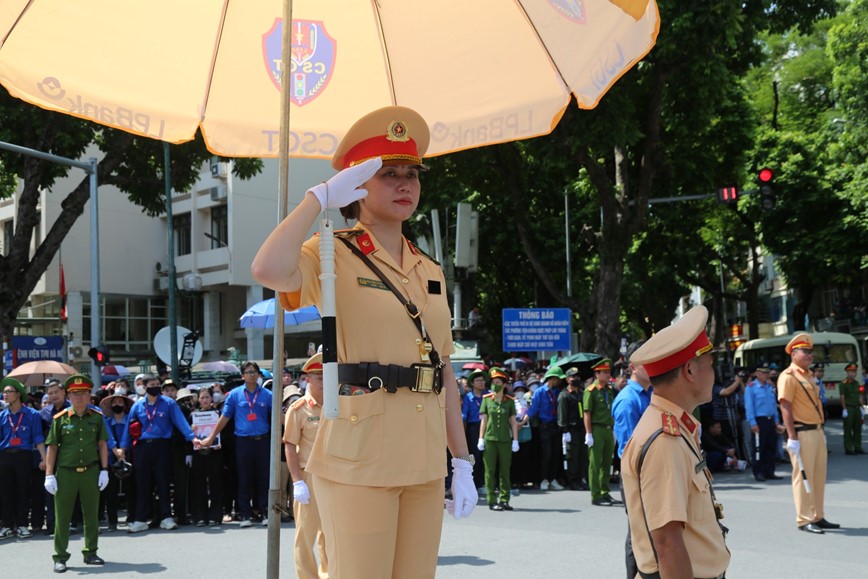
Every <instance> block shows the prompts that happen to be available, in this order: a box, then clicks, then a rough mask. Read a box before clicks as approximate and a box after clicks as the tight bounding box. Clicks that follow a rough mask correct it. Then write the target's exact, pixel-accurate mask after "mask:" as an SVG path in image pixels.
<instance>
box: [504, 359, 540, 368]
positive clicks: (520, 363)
mask: <svg viewBox="0 0 868 579" xmlns="http://www.w3.org/2000/svg"><path fill="white" fill-rule="evenodd" d="M532 364H533V360H531V359H530V358H524V357H520V358H507V359H506V360H504V361H503V367H504V368H509V369H510V370H518V369H522V368H526V367H527V366H530V365H532Z"/></svg>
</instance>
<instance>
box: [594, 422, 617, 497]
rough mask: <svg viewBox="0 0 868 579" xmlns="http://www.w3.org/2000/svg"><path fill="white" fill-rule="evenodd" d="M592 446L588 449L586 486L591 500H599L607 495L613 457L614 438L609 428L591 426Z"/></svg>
mask: <svg viewBox="0 0 868 579" xmlns="http://www.w3.org/2000/svg"><path fill="white" fill-rule="evenodd" d="M592 434H593V435H594V446H592V447H591V448H590V449H588V455H589V457H588V486H589V487H591V500H597V499H601V498H603V497H604V496H606V495H608V494H609V471H611V469H612V457H613V456H614V455H615V436H614V434H612V428H611V427H605V426H598V425H596V424H594V425H593V426H592Z"/></svg>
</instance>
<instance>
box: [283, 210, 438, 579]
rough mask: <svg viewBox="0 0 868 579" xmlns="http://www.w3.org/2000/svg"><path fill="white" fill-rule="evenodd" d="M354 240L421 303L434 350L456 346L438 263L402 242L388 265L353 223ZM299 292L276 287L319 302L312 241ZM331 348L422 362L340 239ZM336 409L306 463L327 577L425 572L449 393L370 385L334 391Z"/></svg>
mask: <svg viewBox="0 0 868 579" xmlns="http://www.w3.org/2000/svg"><path fill="white" fill-rule="evenodd" d="M337 235H345V236H347V237H349V238H350V239H351V241H352V243H354V244H356V246H357V247H358V248H359V249H360V250H361V251H362V252H363V253H365V254H366V255H367V256H368V257H369V258H370V259H371V260H372V261H373V262H374V264H376V265H377V266H378V267H379V268H380V269H381V270H382V271H383V272H384V274H385V275H387V276H388V277H389V279H390V281H391V282H392V283H393V284H394V285H395V286H396V287H398V288H399V290H400V291H402V292H403V293H404V296H405V298H408V299H409V300H410V301H412V302H413V303H414V304H415V305H416V306H417V307H418V308H419V311H420V312H421V318H422V322H423V323H424V325H425V329H426V330H427V332H428V333H429V335H430V337H431V341H432V343H433V345H434V348H435V349H436V350H437V352H438V353H439V354H440V355H441V356H449V355H451V354H452V353H453V351H454V348H453V344H452V333H451V324H450V320H451V314H450V311H449V304H448V301H447V297H446V281H445V279H444V277H443V272H442V270H441V269H440V267H439V266H438V265H437V264H436V263H434V262H433V261H432V260H431V259H429V258H428V257H426V256H425V255H423V254H422V253H420V252H419V251H418V250H417V249H416V248H415V247H413V246H412V244H410V243H409V242H407V241H406V240H405V244H404V248H403V252H402V253H403V257H402V263H400V264H399V263H396V262H395V261H394V260H393V259H392V257H391V256H390V255H389V254H388V252H386V251H385V250H380V249H379V248H380V244H379V242H378V241H377V239H376V238H375V236H374V235H373V234H372V233H371V232H369V231H367V230H366V229H364V227H362V226H358V227H357V228H356V230H355V231H352V232H350V233H340V232H338V233H337ZM299 270H300V271H301V274H302V277H303V282H302V289H301V292H295V293H280V294H279V299H280V302H281V305H283V307H285V308H287V309H294V308H296V307H299V306H301V305H310V304H316V305H320V304H321V293H320V292H321V290H320V281H319V273H320V260H319V238H318V237H313V238H311V239H309V240H308V241H306V242H305V243H304V245H303V247H302V252H301V259H300V263H299ZM335 273H336V276H337V277H336V280H335V281H336V283H335V294H336V321H337V351H338V361H339V362H340V363H359V362H379V363H381V364H398V365H401V366H410V365H412V364H415V363H419V362H420V361H421V360H420V354H419V348H418V346H417V344H416V339H417V338H418V337H419V332H418V330H417V329H416V326H415V325H414V323H413V321H412V320H411V319H410V317H409V316H408V314H407V312H406V310H405V309H404V307H403V306H402V305H401V303H400V302H399V301H398V299H397V297H396V296H395V295H394V294H393V293H392V292H391V291H390V290H389V289H388V288H387V287H386V286H385V284H383V283H382V282H381V281H380V280H379V279H378V278H377V276H376V274H374V273H373V272H372V271H371V270H370V269H369V268H368V267H367V266H366V265H365V263H364V262H362V261H361V260H360V259H359V258H358V257H356V256H355V255H353V254H352V253H351V251H350V249H349V248H347V247H346V246H345V245H344V244H343V242H341V241H339V240H335ZM338 402H339V412H340V415H339V417H338V418H337V419H335V420H324V421H323V422H322V424H321V425H320V433H319V435H318V436H317V438H316V441H315V443H314V446H313V449H312V450H311V455H310V458H309V459H308V462H307V471H308V472H309V473H312V474H313V475H314V485H313V486H314V488H315V489H316V494H317V498H318V505H319V509H320V515H321V518H322V522H323V530H324V532H325V535H326V548H327V551H328V559H329V574H330V575H331V576H332V577H340V579H347V578H355V577H358V578H360V579H371V578H379V577H395V578H402V577H406V578H413V579H420V578H424V577H434V571H435V569H436V565H437V551H438V547H439V543H440V532H441V527H442V523H443V478H444V477H445V476H446V419H445V417H446V392H445V390H444V391H443V392H441V393H440V394H434V393H418V392H412V391H410V390H409V389H408V388H398V390H397V392H396V393H394V394H390V393H388V392H386V391H385V389H382V388H381V389H379V390H376V391H374V392H371V393H369V394H364V395H361V396H340V397H339V401H338Z"/></svg>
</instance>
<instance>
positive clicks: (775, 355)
mask: <svg viewBox="0 0 868 579" xmlns="http://www.w3.org/2000/svg"><path fill="white" fill-rule="evenodd" d="M799 333H801V332H799ZM809 334H810V335H811V337H812V338H813V339H814V363H819V362H822V363H823V364H824V365H825V370H826V371H825V375H824V376H823V384H824V386H825V388H826V404H829V405H831V406H840V405H841V401H840V394H839V392H838V383H839V382H840V381H841V380H843V379H844V378H846V377H847V373H846V372H845V371H844V367H845V366H847V364H851V363H852V364H856V365H857V366H858V367H859V368H862V353H861V352H860V350H859V343H858V342H857V341H856V338H854V337H853V336H851V335H850V334H841V333H838V332H809ZM793 335H795V334H793ZM793 335H789V336H778V337H776V338H763V339H760V340H750V341H749V342H746V343H744V344H742V345H741V346H739V347H738V350H736V351H735V360H734V362H735V365H736V366H745V367H747V368H749V369H753V368H755V367H757V366H759V365H760V364H762V363H763V362H768V363H769V364H771V363H772V362H774V363H775V364H777V365H778V366H780V367H781V370H784V369H785V368H787V366H789V365H790V357H789V356H788V355H787V354H786V352H784V346H786V345H787V344H788V343H789V341H790V340H792V339H793Z"/></svg>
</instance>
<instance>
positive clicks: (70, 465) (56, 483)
mask: <svg viewBox="0 0 868 579" xmlns="http://www.w3.org/2000/svg"><path fill="white" fill-rule="evenodd" d="M64 387H65V388H66V391H67V393H68V394H69V400H70V402H72V406H71V407H70V408H69V409H64V410H62V411H61V412H58V413H57V414H55V415H54V420H53V422H52V423H51V430H50V431H49V432H48V438H47V439H46V441H45V443H46V445H47V446H48V451H47V455H46V458H45V490H47V491H48V492H50V493H51V494H53V495H55V497H54V510H55V516H54V572H55V573H64V572H66V562H67V561H68V560H69V552H68V551H67V550H66V548H67V547H68V546H69V521H70V519H71V518H72V509H73V507H74V506H75V500H76V498H79V499H80V500H81V511H82V514H83V517H84V549H82V550H81V552H82V553H83V554H84V562H85V564H86V565H103V564H104V563H105V561H103V560H102V559H101V558H100V557H99V556H98V555H97V554H96V551H97V541H98V539H99V522H98V520H97V519H98V515H97V513H98V510H99V493H100V491H101V490H103V489H105V488H106V487H107V486H108V482H109V479H108V443H107V442H106V441H107V440H108V430H107V429H106V425H105V420H104V419H103V415H102V413H101V412H100V411H99V410H97V409H96V408H94V407H92V406H88V403H89V402H90V392H91V389H92V388H93V383H92V382H91V381H90V378H88V377H87V376H79V375H74V376H70V377H69V378H67V379H66V383H65V384H64Z"/></svg>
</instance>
